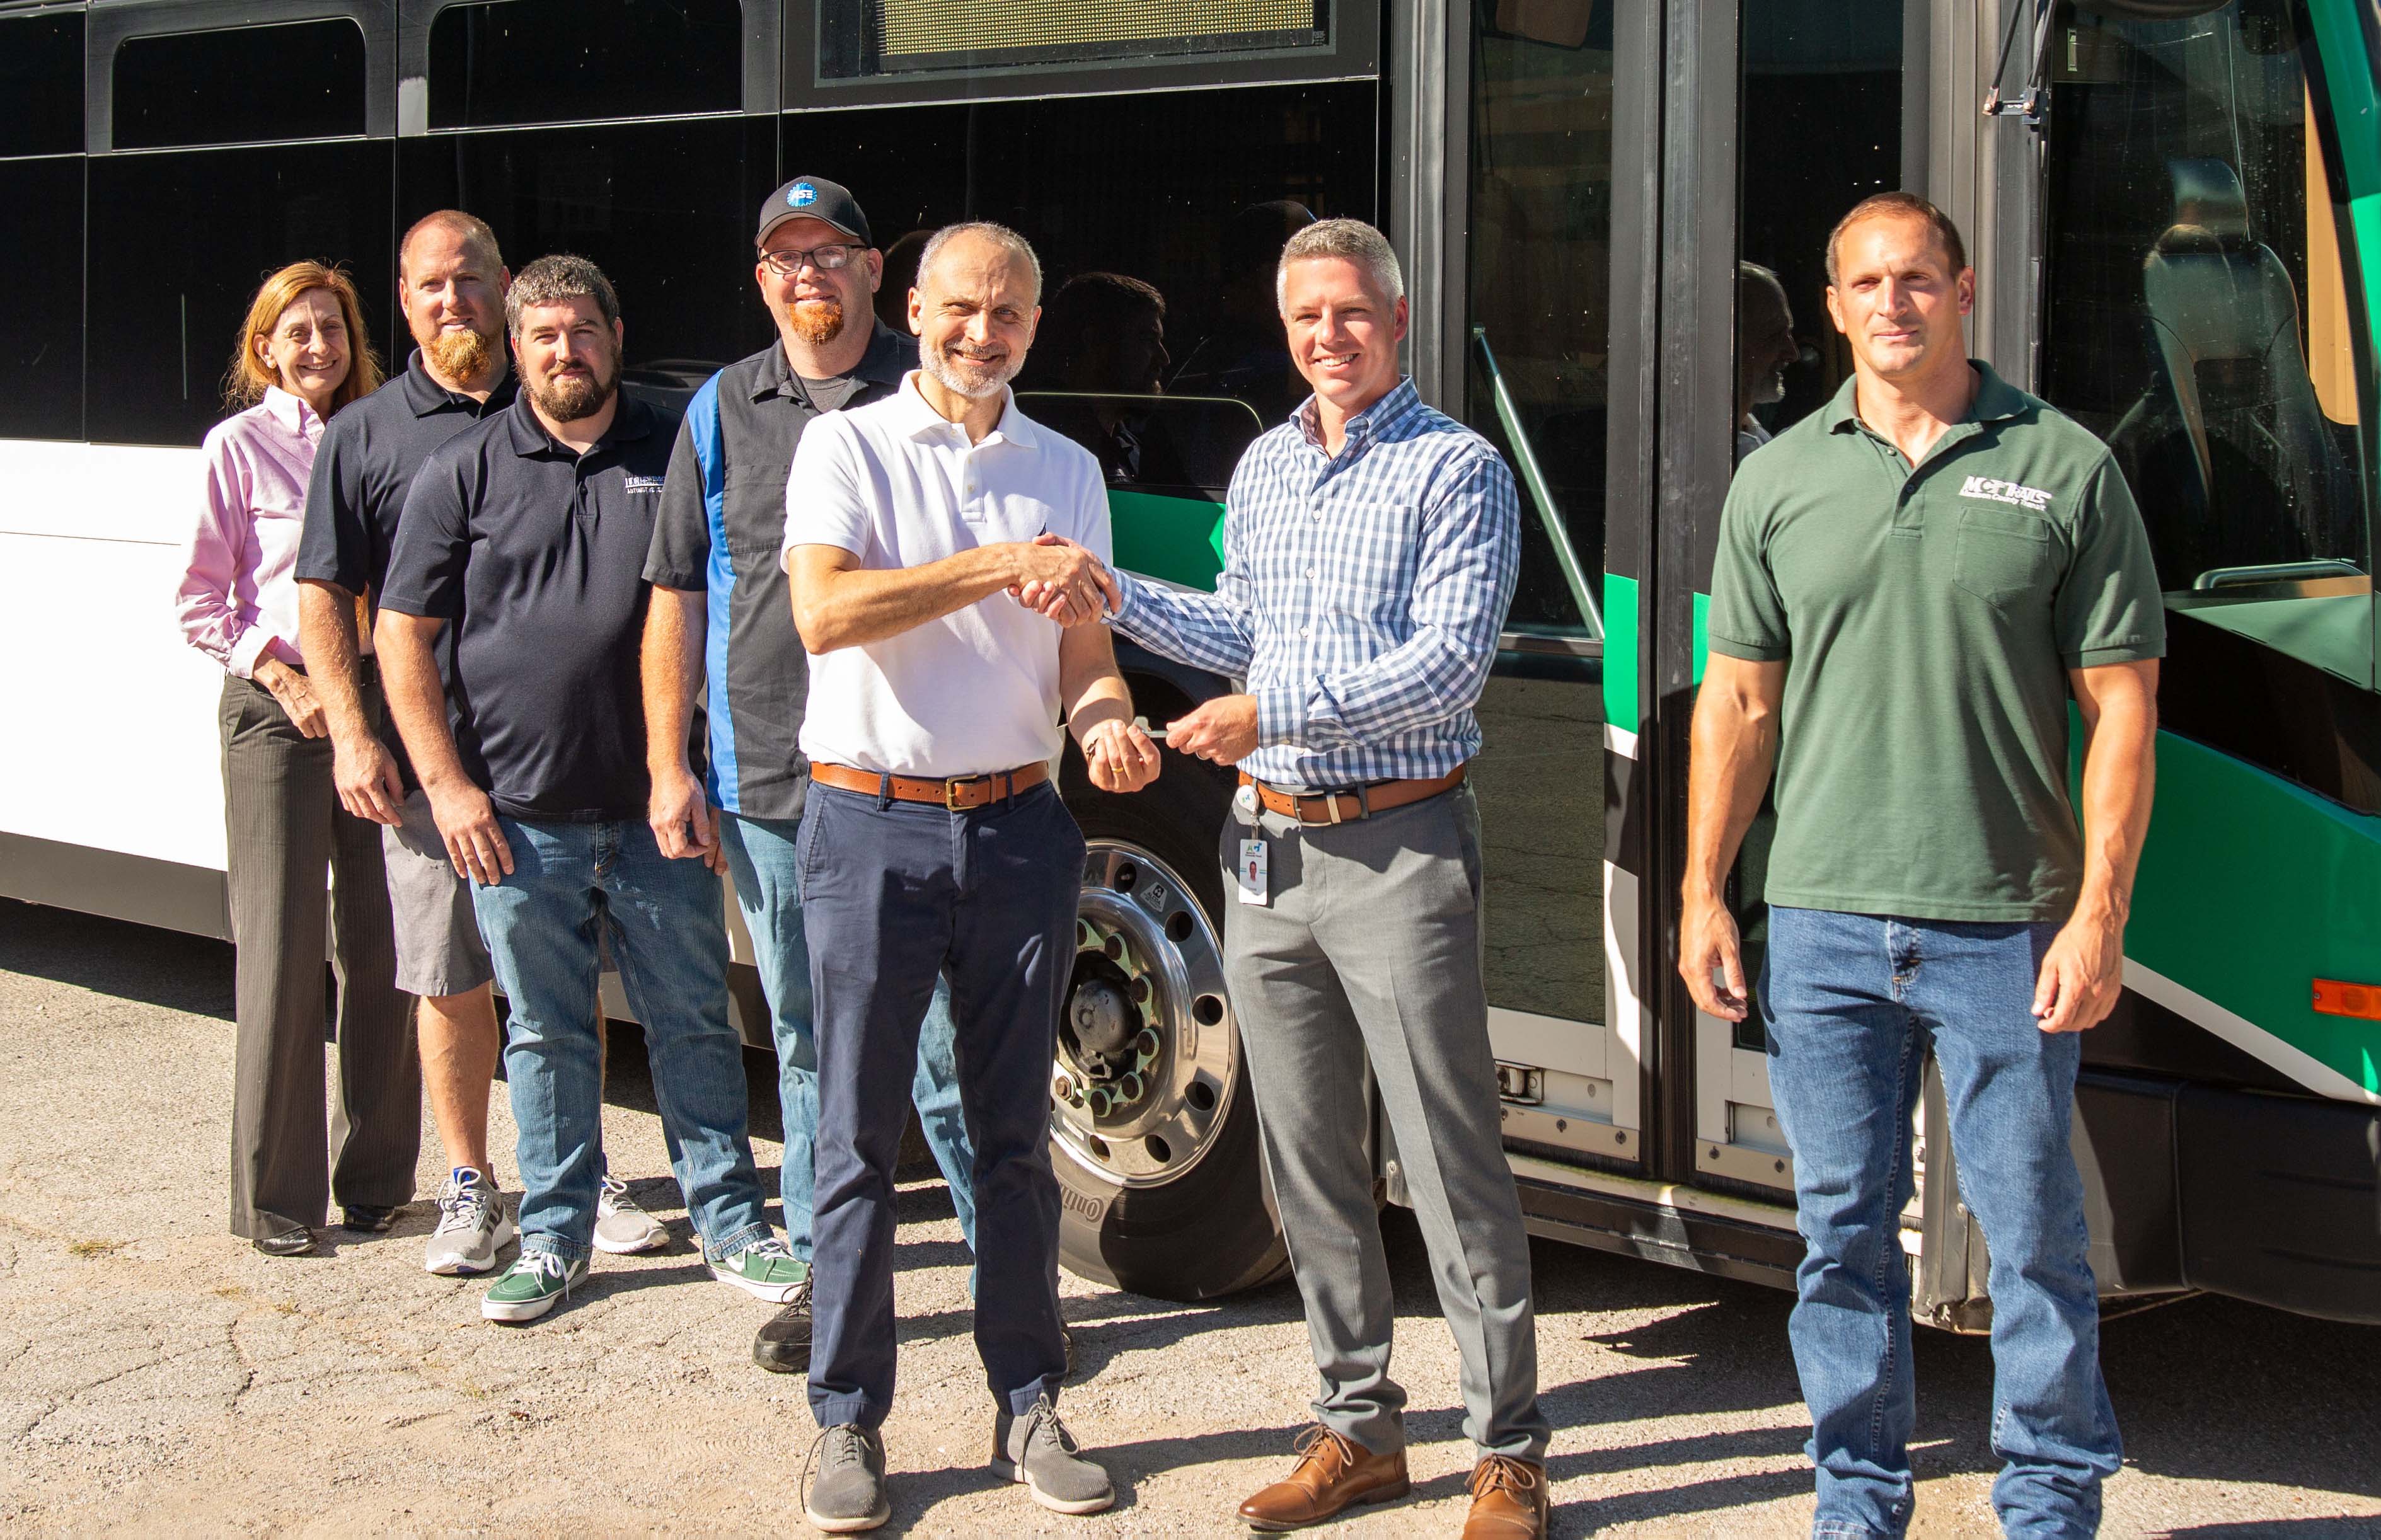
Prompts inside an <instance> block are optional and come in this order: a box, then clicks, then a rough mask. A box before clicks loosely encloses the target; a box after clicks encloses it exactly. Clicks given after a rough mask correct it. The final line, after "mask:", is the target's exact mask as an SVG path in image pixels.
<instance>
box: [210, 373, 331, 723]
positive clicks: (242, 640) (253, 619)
mask: <svg viewBox="0 0 2381 1540" xmlns="http://www.w3.org/2000/svg"><path fill="white" fill-rule="evenodd" d="M322 442H323V420H322V418H320V417H318V416H316V415H315V413H314V409H313V408H311V407H310V406H308V405H307V404H306V403H305V402H304V401H302V400H299V398H298V397H295V396H292V395H290V394H289V393H288V392H287V391H285V390H282V389H280V388H279V387H277V386H275V387H274V388H271V389H268V390H266V391H265V393H264V399H263V400H262V401H260V402H258V403H257V404H256V405H255V406H252V407H250V408H249V409H247V410H246V411H243V412H240V413H238V415H237V416H233V417H227V418H226V419H225V420H224V421H222V422H218V423H216V424H215V425H214V427H213V428H212V429H210V430H208V433H207V437H206V444H205V446H204V448H202V449H201V451H200V453H201V458H202V459H203V461H204V463H205V466H206V476H205V481H204V483H203V486H202V489H201V495H200V499H199V519H198V528H197V529H196V530H195V531H193V532H192V533H191V537H190V545H189V560H188V561H186V562H185V563H184V564H183V570H182V581H181V586H180V587H179V588H177V590H176V591H175V593H174V607H175V610H176V612H177V614H178V615H179V616H180V617H181V622H182V635H183V636H184V638H186V639H187V640H188V641H189V643H190V645H191V646H193V647H196V648H197V649H198V650H199V651H201V652H202V653H204V654H207V655H208V656H209V657H211V658H213V659H214V660H215V661H216V662H217V663H220V664H222V665H223V666H225V667H226V668H227V669H229V670H230V671H231V672H232V673H234V674H236V675H238V677H239V678H243V679H245V678H251V677H253V675H254V674H255V672H256V666H257V664H258V663H259V662H260V661H261V660H263V657H264V656H265V655H266V654H268V653H269V654H271V655H273V656H275V657H277V658H279V659H280V660H281V661H282V662H284V663H302V662H303V661H304V654H301V653H300V652H299V648H298V581H297V578H296V577H295V576H294V575H293V573H292V570H291V569H292V568H294V567H295V566H296V565H297V562H298V537H299V533H300V532H302V531H303V530H304V528H305V524H306V481H307V478H308V476H309V475H310V474H311V472H312V471H313V469H314V450H315V447H316V446H319V445H320V444H321V443H322Z"/></svg>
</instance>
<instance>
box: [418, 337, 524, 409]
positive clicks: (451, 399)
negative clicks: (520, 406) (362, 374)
mask: <svg viewBox="0 0 2381 1540" xmlns="http://www.w3.org/2000/svg"><path fill="white" fill-rule="evenodd" d="M397 377H398V379H400V380H401V381H403V382H404V389H405V404H406V405H407V406H409V407H411V408H412V409H413V415H414V416H416V417H427V416H429V415H430V414H431V413H432V412H433V411H445V410H446V409H449V408H452V407H461V408H463V409H466V410H468V411H473V412H478V413H481V414H482V415H483V416H484V415H485V414H486V413H488V412H491V411H499V410H502V409H504V408H506V407H508V406H510V405H512V403H513V396H514V394H515V392H514V384H515V382H514V380H513V371H512V365H511V362H510V361H507V362H506V364H505V369H504V373H503V374H501V375H500V376H498V378H497V380H496V385H495V389H494V390H491V391H489V392H488V399H487V402H486V404H485V405H484V406H483V405H482V404H481V403H480V402H478V401H475V400H473V399H472V398H471V397H469V396H466V395H464V394H462V393H461V392H460V391H454V390H449V389H447V388H446V386H445V385H440V384H439V383H438V382H437V381H436V380H433V379H432V378H431V377H430V366H429V365H427V364H425V363H423V362H422V361H421V348H415V349H414V350H413V354H412V356H411V357H410V358H409V359H407V360H406V361H405V373H403V374H401V375H399V376H397Z"/></svg>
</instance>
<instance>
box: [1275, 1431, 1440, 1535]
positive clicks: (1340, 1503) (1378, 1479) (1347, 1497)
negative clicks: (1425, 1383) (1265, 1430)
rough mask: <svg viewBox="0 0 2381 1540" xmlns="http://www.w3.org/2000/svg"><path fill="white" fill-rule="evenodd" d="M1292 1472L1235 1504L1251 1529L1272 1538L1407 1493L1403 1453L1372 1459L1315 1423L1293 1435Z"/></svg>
mask: <svg viewBox="0 0 2381 1540" xmlns="http://www.w3.org/2000/svg"><path fill="white" fill-rule="evenodd" d="M1297 1448H1298V1469H1296V1470H1294V1471H1292V1472H1290V1473H1289V1479H1288V1480H1287V1481H1277V1482H1275V1483H1274V1484H1273V1485H1271V1486H1268V1487H1266V1488H1265V1489H1264V1491H1262V1492H1259V1493H1258V1494H1257V1495H1256V1496H1255V1497H1251V1498H1250V1499H1249V1500H1248V1501H1246V1502H1244V1503H1242V1504H1240V1521H1241V1522H1243V1523H1245V1524H1247V1525H1248V1526H1249V1527H1250V1528H1251V1529H1255V1530H1264V1531H1266V1532H1268V1533H1277V1532H1279V1531H1281V1530H1286V1529H1304V1528H1305V1527H1306V1526H1307V1525H1309V1524H1319V1523H1321V1522H1323V1521H1324V1520H1325V1519H1328V1518H1330V1517H1332V1516H1333V1515H1334V1514H1336V1513H1337V1512H1338V1511H1339V1510H1340V1509H1345V1508H1352V1507H1354V1506H1355V1505H1356V1504H1358V1503H1377V1502H1387V1501H1389V1500H1390V1499H1391V1498H1393V1497H1404V1496H1405V1495H1406V1494H1407V1493H1408V1492H1410V1491H1411V1490H1412V1489H1413V1484H1412V1483H1411V1482H1409V1481H1408V1480H1407V1479H1406V1451H1405V1450H1403V1449H1398V1450H1397V1451H1395V1452H1394V1453H1390V1454H1374V1453H1373V1452H1372V1451H1371V1450H1370V1449H1367V1448H1364V1446H1363V1445H1361V1444H1359V1443H1357V1442H1355V1441H1354V1440H1353V1439H1349V1438H1343V1437H1341V1436H1339V1435H1337V1434H1336V1433H1334V1432H1332V1431H1331V1430H1330V1429H1329V1428H1327V1427H1325V1426H1324V1425H1323V1424H1320V1423H1317V1424H1314V1425H1313V1427H1311V1428H1308V1429H1307V1430H1306V1431H1305V1432H1304V1433H1301V1434H1300V1435H1299V1436H1298V1446H1297Z"/></svg>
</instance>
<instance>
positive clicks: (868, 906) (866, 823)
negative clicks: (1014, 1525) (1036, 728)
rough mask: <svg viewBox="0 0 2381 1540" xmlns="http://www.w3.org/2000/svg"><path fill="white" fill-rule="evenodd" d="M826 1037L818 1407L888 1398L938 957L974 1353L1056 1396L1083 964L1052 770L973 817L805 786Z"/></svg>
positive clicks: (998, 1371) (1025, 1385) (1024, 1395)
mask: <svg viewBox="0 0 2381 1540" xmlns="http://www.w3.org/2000/svg"><path fill="white" fill-rule="evenodd" d="M796 850H797V865H798V867H799V870H800V874H801V882H802V909H803V911H804V916H803V918H804V923H806V924H807V925H808V926H809V928H810V935H811V943H812V946H811V989H812V996H813V997H814V999H815V1001H816V1008H817V1013H818V1014H817V1026H818V1051H819V1126H818V1221H817V1223H818V1253H817V1254H816V1256H815V1257H813V1258H812V1272H811V1277H812V1280H813V1281H812V1305H811V1319H812V1337H811V1374H810V1403H811V1413H812V1416H814V1417H816V1418H817V1419H818V1423H819V1425H820V1426H822V1427H832V1426H834V1425H835V1424H838V1423H859V1424H862V1425H863V1426H866V1427H876V1426H878V1425H880V1424H883V1423H884V1421H885V1413H886V1412H888V1411H889V1410H890V1409H891V1408H892V1405H893V1381H894V1368H895V1354H894V1326H895V1319H894V1314H893V1163H894V1160H895V1158H896V1157H897V1155H899V1153H900V1148H901V1127H902V1118H901V1109H902V1106H903V1105H904V1104H905V1103H906V1102H907V1101H908V1099H909V1093H910V1082H911V1081H912V1079H913V1077H914V1076H915V1074H916V1071H917V1060H918V1021H919V1019H920V1018H922V1016H924V1015H925V1013H926V1002H927V999H928V997H929V996H931V995H932V994H933V992H934V984H933V982H932V981H933V979H934V975H935V974H936V973H937V972H941V973H944V974H945V975H946V976H947V977H948V979H949V981H950V989H951V1007H952V1010H951V1014H952V1017H953V1018H954V1020H955V1021H957V1022H958V1026H959V1035H958V1041H959V1095H960V1098H961V1100H962V1102H963V1103H964V1105H965V1106H966V1108H967V1124H968V1131H969V1132H970V1133H971V1135H972V1136H973V1140H974V1143H975V1194H976V1202H977V1204H978V1205H979V1207H978V1215H979V1217H980V1218H981V1220H982V1224H983V1235H984V1237H985V1239H986V1242H987V1243H986V1245H985V1247H984V1249H983V1254H982V1255H981V1256H980V1257H979V1258H978V1260H977V1264H976V1276H977V1288H976V1310H975V1345H976V1352H977V1355H978V1356H979V1357H981V1358H982V1359H983V1366H984V1378H985V1383H986V1385H987V1386H988V1387H990V1389H991V1390H992V1393H993V1395H994V1396H995V1397H996V1398H997V1399H999V1400H1000V1402H1001V1403H1002V1404H1003V1405H1004V1406H1006V1407H1007V1409H1008V1410H1009V1411H1010V1412H1014V1413H1016V1414H1018V1415H1020V1416H1022V1415H1023V1414H1024V1413H1026V1412H1029V1411H1031V1410H1032V1407H1033V1403H1034V1401H1035V1400H1036V1399H1039V1398H1041V1397H1043V1396H1044V1395H1047V1396H1050V1397H1052V1398H1053V1399H1056V1396H1057V1393H1058V1382H1059V1380H1060V1379H1061V1378H1062V1377H1063V1376H1064V1375H1065V1374H1066V1367H1067V1356H1066V1348H1065V1343H1064V1338H1063V1336H1062V1328H1061V1327H1060V1326H1059V1324H1058V1182H1057V1179H1056V1177H1055V1176H1054V1175H1053V1174H1052V1173H1051V1170H1050V1064H1051V1056H1052V1055H1053V1054H1054V1053H1055V1052H1056V1045H1057V1036H1058V1006H1059V1000H1060V997H1061V996H1062V995H1063V994H1064V992H1065V990H1066V987H1067V984H1068V979H1069V978H1070V977H1071V975H1072V973H1073V971H1074V966H1075V902H1076V898H1077V896H1078V895H1079V894H1080V893H1081V890H1082V882H1083V837H1082V834H1081V831H1079V830H1078V829H1077V828H1076V827H1075V821H1074V819H1073V818H1072V817H1070V816H1069V815H1068V812H1067V810H1066V808H1065V807H1064V806H1063V805H1062V804H1061V803H1060V802H1059V801H1058V796H1057V792H1056V789H1054V788H1052V787H1050V786H1049V785H1047V784H1046V783H1045V784H1044V785H1041V786H1037V787H1035V788H1032V790H1030V791H1026V792H1023V793H1021V794H1020V795H1018V796H1016V797H1013V798H1008V799H1005V800H1003V801H997V802H993V803H990V804H988V805H986V806H984V807H981V808H976V809H972V810H971V811H968V812H964V813H952V812H946V811H945V810H944V809H943V808H941V807H939V806H934V805H931V804H923V803H918V802H896V801H890V800H888V799H880V798H878V797H873V796H864V795H861V794H858V793H854V792H849V791H836V790H831V789H829V788H825V787H820V786H813V787H812V788H811V794H810V801H809V803H808V805H807V806H805V807H804V809H803V810H802V825H801V835H800V840H799V841H798V843H797V845H796Z"/></svg>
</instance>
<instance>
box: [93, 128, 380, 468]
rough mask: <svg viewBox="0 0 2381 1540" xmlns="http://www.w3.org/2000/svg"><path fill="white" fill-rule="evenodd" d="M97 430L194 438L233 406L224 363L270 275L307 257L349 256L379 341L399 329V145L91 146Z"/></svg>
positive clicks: (148, 439) (104, 437)
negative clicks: (395, 220)
mask: <svg viewBox="0 0 2381 1540" xmlns="http://www.w3.org/2000/svg"><path fill="white" fill-rule="evenodd" d="M89 165H90V167H91V176H90V185H91V214H90V226H89V231H90V234H89V241H90V270H91V271H92V273H94V274H97V275H100V287H98V289H97V290H96V291H95V292H94V293H93V295H92V303H91V305H90V307H89V309H90V320H89V359H90V374H89V395H88V399H87V402H86V410H85V416H86V418H87V420H88V425H89V430H90V436H91V438H92V440H93V441H94V442H98V443H104V444H196V443H198V442H199V441H200V439H201V438H202V437H204V436H205V434H206V431H207V429H208V427H209V426H210V425H211V424H213V423H214V422H216V421H217V420H218V419H219V418H221V417H222V416H223V415H224V406H223V385H224V372H225V369H226V366H227V365H228V364H229V363H230V361H231V353H232V344H233V341H234V336H235V334H236V333H237V332H238V329H239V323H240V318H241V317H242V316H243V315H245V314H246V313H247V310H248V301H249V299H250V296H251V295H253V294H254V293H255V291H256V285H257V280H258V279H260V278H261V277H263V275H265V274H267V273H270V272H272V271H273V270H274V269H275V268H277V267H279V266H281V265H282V264H283V263H291V262H296V261H299V259H301V258H307V259H311V260H313V261H317V262H326V263H344V264H345V265H346V267H347V269H348V272H349V273H350V274H351V275H354V277H355V281H356V288H357V290H358V291H359V292H360V294H361V295H362V297H363V301H364V317H365V320H366V322H367V323H368V324H369V325H370V327H371V330H372V343H373V345H374V346H375V347H377V348H380V349H381V353H382V358H383V360H384V361H387V360H389V359H390V358H391V357H392V356H393V357H394V358H395V359H396V360H397V361H399V362H401V361H403V359H404V357H405V343H404V339H403V338H402V337H400V336H397V335H395V334H394V333H392V332H391V330H390V324H391V321H392V318H393V315H394V312H395V310H396V306H395V304H394V303H393V298H394V296H395V294H396V291H397V276H396V273H395V271H394V267H393V263H392V256H393V253H394V249H395V247H396V243H397V237H396V234H395V232H394V231H392V230H391V229H390V227H389V145H388V143H387V141H366V140H348V141H340V142H335V143H330V144H293V145H275V146H274V147H272V148H270V149H241V150H199V151H181V152H177V153H171V154H140V155H93V156H92V157H91V160H90V162H89Z"/></svg>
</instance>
